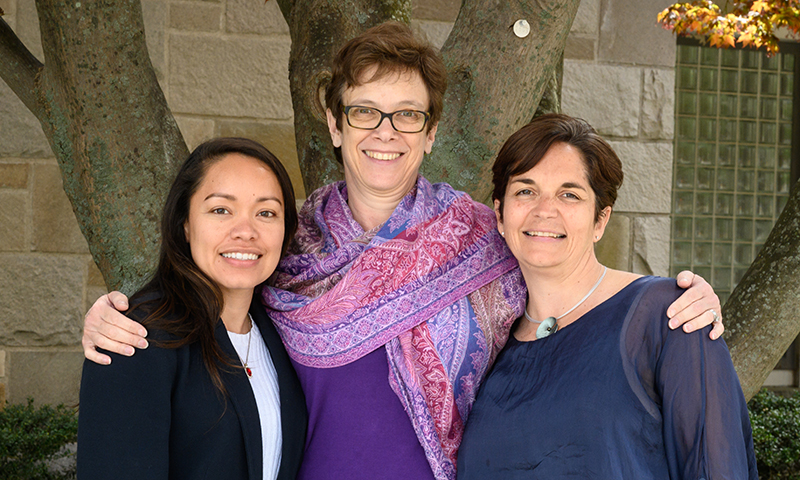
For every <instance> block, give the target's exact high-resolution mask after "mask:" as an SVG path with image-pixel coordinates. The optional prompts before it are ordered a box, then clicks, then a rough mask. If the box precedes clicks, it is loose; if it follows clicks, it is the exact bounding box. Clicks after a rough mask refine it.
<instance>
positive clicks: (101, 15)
mask: <svg viewBox="0 0 800 480" xmlns="http://www.w3.org/2000/svg"><path fill="white" fill-rule="evenodd" d="M37 10H38V13H39V24H40V27H41V32H42V47H43V49H44V53H45V58H47V63H46V64H45V67H44V69H43V71H42V73H41V75H40V77H39V86H40V88H41V93H40V98H43V99H47V104H46V105H45V108H46V109H47V117H48V118H47V121H46V122H42V125H43V129H44V132H45V135H46V136H47V138H48V140H49V141H50V145H51V147H52V149H53V153H55V155H56V157H57V159H58V162H59V166H60V167H61V172H62V177H63V179H64V190H65V192H66V193H67V196H68V197H69V199H70V201H71V202H72V207H73V210H74V211H75V215H76V217H77V219H78V223H79V224H80V226H81V231H82V232H83V234H84V236H85V237H86V239H87V241H88V242H89V248H90V250H91V252H92V256H93V258H94V261H95V263H97V266H98V267H99V268H100V270H101V271H102V272H103V275H104V277H105V280H106V284H107V285H108V286H109V287H111V288H120V289H123V290H124V291H126V292H128V293H131V292H133V291H135V290H136V288H137V287H138V286H139V285H141V283H142V281H143V279H145V278H146V277H147V276H148V274H149V273H150V272H151V271H152V268H153V266H154V265H155V262H156V260H157V259H158V239H159V217H160V212H161V207H162V205H163V201H164V198H165V197H166V192H167V190H168V189H169V185H170V183H171V181H172V178H173V176H174V174H175V171H176V169H177V166H178V165H180V162H181V161H182V160H183V159H185V158H186V156H187V155H188V151H187V149H186V144H185V143H184V141H183V138H182V136H181V133H180V131H179V130H178V127H177V124H176V123H175V120H174V118H173V117H172V114H171V113H170V110H169V108H168V107H167V102H166V99H165V98H164V94H163V92H162V91H161V88H160V87H159V85H158V81H157V80H156V76H155V72H154V71H153V67H152V65H151V63H150V57H149V55H148V53H147V45H146V43H145V37H144V21H143V19H142V9H141V4H140V3H139V0H96V1H91V2H62V1H60V0H39V1H37Z"/></svg>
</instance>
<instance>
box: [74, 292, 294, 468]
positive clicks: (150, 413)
mask: <svg viewBox="0 0 800 480" xmlns="http://www.w3.org/2000/svg"><path fill="white" fill-rule="evenodd" d="M137 313H138V312H133V314H131V318H134V319H137V318H139V319H140V318H142V316H143V315H142V314H141V313H138V315H137ZM250 314H251V315H252V316H253V321H254V322H255V323H256V325H258V328H259V330H260V331H261V335H262V336H263V337H264V340H265V342H266V344H267V348H268V350H269V353H270V356H271V358H272V362H273V364H274V365H275V370H276V371H277V373H278V387H279V390H280V402H281V427H282V433H283V447H282V454H281V465H280V470H279V473H278V478H279V479H281V480H293V479H294V478H295V477H296V476H297V471H298V469H299V467H300V461H301V460H302V456H303V450H304V448H305V436H306V426H307V423H308V414H307V412H306V403H305V397H304V396H303V391H302V389H301V387H300V382H299V381H298V379H297V374H296V373H295V371H294V368H293V367H292V364H291V362H290V360H289V356H288V354H287V353H286V350H285V349H284V347H283V344H282V343H281V340H280V338H279V337H278V332H277V331H276V330H275V326H274V325H273V324H272V321H271V320H270V319H269V317H268V316H267V314H266V312H265V311H264V307H263V306H262V305H261V303H260V300H259V299H258V298H257V295H256V296H254V298H253V302H252V303H251V305H250ZM215 335H216V339H217V342H219V344H220V346H221V347H222V350H223V352H225V354H227V355H228V356H229V357H230V358H231V359H232V361H233V362H235V363H234V364H236V365H238V364H239V358H238V356H237V355H236V350H235V349H234V348H233V345H232V344H231V342H230V338H229V337H228V334H227V331H226V330H225V326H224V325H223V324H222V321H220V322H219V324H218V325H217V327H216V331H215ZM149 336H150V337H151V338H153V339H154V340H156V341H158V340H161V341H164V340H168V339H169V337H167V336H166V334H164V333H163V332H158V331H156V332H149ZM104 353H107V354H108V355H110V356H111V358H112V362H111V365H108V366H104V365H97V364H95V363H93V362H90V361H88V360H86V361H84V364H83V377H82V378H81V393H80V414H79V416H78V478H79V479H80V480H90V479H114V480H122V479H131V480H133V479H136V480H139V479H143V478H147V479H148V480H155V479H221V478H224V479H250V480H261V479H262V478H263V472H262V450H261V427H260V423H259V418H258V409H257V407H256V400H255V397H254V395H253V390H252V388H251V387H250V381H249V380H248V379H247V376H246V375H245V374H244V371H243V369H241V368H230V367H225V368H222V369H221V370H220V374H221V376H222V379H223V382H224V384H225V388H226V389H227V397H223V396H221V394H220V392H219V391H218V390H217V389H216V388H215V387H214V385H213V384H212V382H211V377H210V376H209V375H208V372H207V370H206V368H205V365H204V363H203V359H202V355H201V350H200V346H199V345H198V344H196V343H195V344H192V345H186V346H183V347H181V348H177V349H167V348H160V347H157V346H155V345H151V346H150V347H149V348H147V349H145V350H139V351H137V352H136V354H135V355H134V356H133V357H130V358H127V357H122V356H120V355H116V354H113V353H108V352H104Z"/></svg>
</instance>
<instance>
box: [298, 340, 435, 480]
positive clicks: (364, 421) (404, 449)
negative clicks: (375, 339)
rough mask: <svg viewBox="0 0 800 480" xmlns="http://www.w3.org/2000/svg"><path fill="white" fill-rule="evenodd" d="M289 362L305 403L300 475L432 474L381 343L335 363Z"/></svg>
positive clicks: (312, 478) (367, 479) (353, 478)
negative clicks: (351, 359) (305, 430)
mask: <svg viewBox="0 0 800 480" xmlns="http://www.w3.org/2000/svg"><path fill="white" fill-rule="evenodd" d="M292 363H293V364H294V368H295V369H296V370H297V375H298V377H300V383H301V384H302V386H303V391H304V392H305V395H306V405H307V406H308V435H307V436H306V451H305V456H304V457H303V464H302V465H301V467H300V473H299V474H298V476H297V478H298V480H321V479H339V478H346V479H348V480H360V479H363V480H373V479H376V478H381V479H386V480H391V479H398V480H400V479H402V480H406V479H409V478H413V479H421V480H424V479H433V478H434V477H433V472H432V471H431V467H430V466H429V465H428V461H427V460H426V458H425V451H424V450H423V449H422V446H421V445H420V444H419V441H418V440H417V437H416V435H415V434H414V429H413V428H412V427H411V421H410V420H409V418H408V415H407V414H406V412H405V411H404V410H403V405H402V404H401V403H400V400H399V399H398V398H397V395H396V394H395V393H394V392H393V391H392V389H391V387H390V386H389V381H388V378H389V365H388V363H387V360H386V349H385V348H379V349H377V350H375V351H373V352H372V353H370V354H368V355H366V356H364V357H362V358H360V359H358V360H356V361H354V362H352V363H349V364H347V365H344V366H341V367H335V368H312V367H306V366H303V365H301V364H299V363H297V362H294V361H293V362H292ZM378 412H380V413H378Z"/></svg>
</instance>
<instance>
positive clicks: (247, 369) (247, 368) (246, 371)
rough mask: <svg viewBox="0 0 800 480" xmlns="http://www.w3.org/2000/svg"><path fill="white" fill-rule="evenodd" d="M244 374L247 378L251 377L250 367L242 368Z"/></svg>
mask: <svg viewBox="0 0 800 480" xmlns="http://www.w3.org/2000/svg"><path fill="white" fill-rule="evenodd" d="M244 372H245V373H246V374H247V376H248V377H252V376H253V371H252V370H250V367H244Z"/></svg>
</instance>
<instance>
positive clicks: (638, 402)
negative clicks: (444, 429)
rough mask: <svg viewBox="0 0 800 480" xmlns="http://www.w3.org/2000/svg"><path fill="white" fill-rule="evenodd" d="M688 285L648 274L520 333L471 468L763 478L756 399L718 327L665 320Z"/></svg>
mask: <svg viewBox="0 0 800 480" xmlns="http://www.w3.org/2000/svg"><path fill="white" fill-rule="evenodd" d="M681 291H682V290H680V289H678V288H677V286H676V285H675V281H674V280H673V279H662V278H656V277H643V278H640V279H638V280H636V281H634V282H633V283H631V284H630V285H628V286H627V287H625V288H624V289H622V290H621V291H620V292H619V293H617V294H616V295H614V296H613V297H611V298H610V299H608V300H606V301H605V302H603V303H602V304H600V305H598V306H597V307H595V308H594V309H592V310H591V311H590V312H588V313H586V314H585V315H584V316H583V317H581V318H580V319H579V320H577V321H575V322H573V323H571V324H569V325H567V326H566V327H564V328H562V329H560V330H559V331H558V332H556V333H555V334H553V335H551V336H549V337H546V338H542V339H539V340H536V341H532V342H520V341H517V340H516V339H514V337H513V335H512V336H511V338H510V339H509V341H508V344H507V345H506V347H505V349H504V350H503V351H502V352H501V353H500V355H499V356H498V359H497V362H496V363H495V365H494V367H493V369H492V371H491V373H490V374H489V376H488V378H487V379H486V381H485V382H484V384H483V386H482V387H481V390H480V392H479V393H478V398H477V401H476V402H475V405H474V406H473V408H472V412H471V413H470V416H469V420H468V422H467V427H466V431H465V433H464V439H463V442H462V444H461V448H460V450H459V455H458V478H459V479H464V480H470V479H489V478H491V479H517V478H519V479H523V478H524V479H539V478H541V479H545V478H547V479H551V478H581V479H587V478H590V479H636V480H643V479H687V480H689V479H691V480H699V479H705V480H716V479H757V478H758V472H757V470H756V461H755V454H754V453H753V438H752V430H751V428H750V420H749V417H748V414H747V405H746V402H745V400H744V396H743V395H742V389H741V387H740V385H739V380H738V377H737V376H736V372H735V371H734V369H733V364H732V362H731V358H730V353H729V352H728V348H727V346H726V345H725V343H724V341H722V340H717V341H711V340H709V338H708V332H709V329H710V327H708V328H706V329H704V330H703V331H702V332H700V333H692V334H688V335H687V334H685V333H683V332H682V331H672V330H670V329H669V328H668V326H667V317H666V311H667V307H668V306H669V305H670V303H671V302H672V301H673V300H674V299H676V298H677V297H678V296H679V294H680V293H681Z"/></svg>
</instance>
